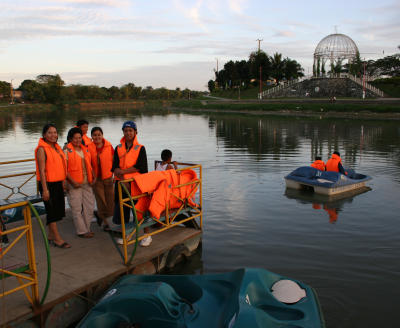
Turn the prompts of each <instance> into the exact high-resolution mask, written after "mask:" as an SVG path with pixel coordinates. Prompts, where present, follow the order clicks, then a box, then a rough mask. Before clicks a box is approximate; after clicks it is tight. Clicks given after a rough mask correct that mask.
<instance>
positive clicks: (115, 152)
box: [35, 120, 177, 248]
mask: <svg viewBox="0 0 400 328" xmlns="http://www.w3.org/2000/svg"><path fill="white" fill-rule="evenodd" d="M88 129H89V122H88V121H86V120H79V121H78V122H77V124H76V126H75V127H73V128H71V129H70V130H69V131H68V135H67V143H66V144H65V145H64V148H63V149H62V148H61V147H60V146H59V145H58V143H57V141H58V133H57V128H56V126H55V125H54V124H46V125H45V126H44V127H43V131H42V138H40V139H39V143H38V146H37V147H36V149H35V160H36V177H37V180H38V185H39V191H40V193H41V195H42V198H43V202H44V205H45V209H46V214H47V226H48V230H49V232H48V240H49V243H51V244H52V245H54V246H56V247H60V248H70V247H71V245H70V244H69V243H68V242H66V241H65V240H64V239H63V238H62V236H61V234H60V232H59V231H58V228H57V222H58V221H60V220H61V219H62V218H63V217H64V216H65V198H64V192H66V193H67V199H68V203H69V205H70V207H71V212H72V217H73V222H74V226H75V230H76V234H77V236H78V237H81V238H92V237H93V236H94V233H93V232H92V230H91V223H92V219H93V215H95V216H96V219H97V223H98V224H99V225H102V226H103V230H104V231H110V222H109V220H110V218H112V221H113V223H114V224H121V218H120V206H119V197H118V193H117V192H115V190H117V189H116V188H117V184H118V181H119V180H126V179H131V178H134V177H135V176H136V175H138V174H143V173H147V172H148V165H147V154H146V149H145V147H144V146H143V145H141V144H139V142H138V139H137V126H136V123H135V122H133V121H126V122H125V123H124V124H123V126H122V131H123V137H122V139H121V141H120V144H119V145H117V146H116V147H115V148H113V147H112V145H111V143H110V142H109V141H108V140H106V139H105V138H104V136H103V130H102V129H101V127H98V126H96V127H94V128H92V129H91V137H88V136H87V132H88ZM161 157H162V161H161V162H160V163H159V164H158V166H157V168H156V170H168V169H177V165H176V162H172V152H171V151H170V150H168V149H165V150H163V152H162V154H161ZM124 197H127V195H126V194H125V195H124ZM95 203H96V204H97V211H94V207H95ZM124 215H125V218H126V220H125V222H129V217H130V209H129V208H128V207H124ZM146 232H148V230H146V229H145V233H146ZM119 241H120V242H121V240H119ZM151 242H152V238H151V236H148V237H146V238H144V239H142V241H141V245H142V246H149V245H150V244H151Z"/></svg>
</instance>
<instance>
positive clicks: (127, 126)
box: [122, 121, 137, 130]
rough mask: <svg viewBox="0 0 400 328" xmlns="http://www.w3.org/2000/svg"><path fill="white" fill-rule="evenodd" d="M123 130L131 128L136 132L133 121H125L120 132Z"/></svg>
mask: <svg viewBox="0 0 400 328" xmlns="http://www.w3.org/2000/svg"><path fill="white" fill-rule="evenodd" d="M125 128H132V129H134V130H137V128H136V123H135V122H133V121H126V122H124V124H123V125H122V130H123V129H125Z"/></svg>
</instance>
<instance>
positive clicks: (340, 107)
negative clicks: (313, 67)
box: [0, 98, 400, 121]
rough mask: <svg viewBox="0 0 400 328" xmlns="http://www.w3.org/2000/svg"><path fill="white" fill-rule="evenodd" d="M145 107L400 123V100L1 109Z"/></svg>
mask: <svg viewBox="0 0 400 328" xmlns="http://www.w3.org/2000/svg"><path fill="white" fill-rule="evenodd" d="M113 107H117V108H129V107H131V108H133V109H137V108H143V109H153V110H154V109H160V110H162V111H165V110H172V111H186V112H196V113H229V114H234V113H240V114H249V115H263V116H264V115H265V116H289V117H315V118H319V119H322V118H344V119H372V120H396V121H397V120H400V98H384V99H379V98H378V99H367V100H360V99H338V100H337V101H336V102H334V103H331V102H330V101H329V100H327V99H268V100H261V101H260V100H231V99H226V100H215V99H211V100H210V99H207V100H150V101H138V100H132V101H120V102H116V101H114V102H111V101H110V102H104V101H103V102H80V103H77V104H63V105H60V106H57V105H54V104H29V103H28V104H26V103H25V104H14V105H8V106H7V105H3V106H0V112H2V110H3V111H10V110H19V111H20V110H27V111H38V112H39V111H49V110H70V109H78V110H79V109H80V110H91V109H93V110H95V109H100V108H102V109H107V108H110V109H111V108H113Z"/></svg>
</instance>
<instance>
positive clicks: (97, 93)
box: [0, 74, 203, 105]
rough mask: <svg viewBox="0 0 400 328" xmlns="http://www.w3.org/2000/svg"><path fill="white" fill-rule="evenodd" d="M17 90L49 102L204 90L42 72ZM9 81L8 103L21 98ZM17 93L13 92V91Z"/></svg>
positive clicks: (2, 87)
mask: <svg viewBox="0 0 400 328" xmlns="http://www.w3.org/2000/svg"><path fill="white" fill-rule="evenodd" d="M15 90H17V91H20V92H22V97H23V98H21V99H23V101H24V102H30V103H50V104H58V105H60V104H70V105H73V104H79V103H80V102H82V101H84V102H91V101H93V102H95V101H130V100H138V99H140V100H157V99H193V98H198V97H200V96H201V95H203V93H202V92H199V91H193V90H190V89H187V88H186V89H183V90H181V89H180V88H176V89H173V90H170V89H167V88H153V87H151V86H147V87H145V88H142V87H139V86H136V85H135V84H134V83H127V84H125V85H123V86H121V87H117V86H112V87H110V88H106V87H99V86H97V85H81V84H72V85H65V82H64V81H63V80H62V78H61V77H60V75H58V74H56V75H49V74H42V75H38V76H37V77H36V79H35V80H24V81H23V82H22V83H21V85H20V86H19V88H18V89H15ZM15 90H13V89H12V86H11V84H10V83H8V82H5V81H0V98H1V99H2V100H3V101H4V102H7V103H9V102H10V101H12V100H14V101H16V102H18V99H20V98H18V99H17V97H16V96H14V97H13V98H14V99H12V97H11V96H12V93H15ZM13 95H14V94H13Z"/></svg>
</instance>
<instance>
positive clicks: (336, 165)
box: [326, 151, 347, 175]
mask: <svg viewBox="0 0 400 328" xmlns="http://www.w3.org/2000/svg"><path fill="white" fill-rule="evenodd" d="M326 170H327V171H333V172H340V173H342V174H346V175H347V172H346V171H345V170H344V168H343V165H342V159H341V158H340V153H339V152H338V151H335V152H333V154H332V157H331V158H330V159H328V161H327V162H326Z"/></svg>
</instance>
